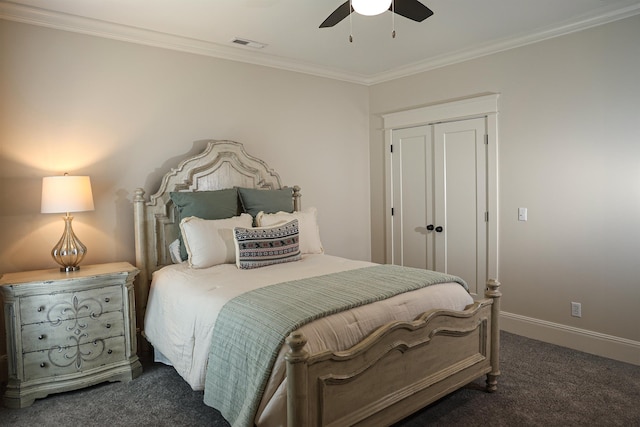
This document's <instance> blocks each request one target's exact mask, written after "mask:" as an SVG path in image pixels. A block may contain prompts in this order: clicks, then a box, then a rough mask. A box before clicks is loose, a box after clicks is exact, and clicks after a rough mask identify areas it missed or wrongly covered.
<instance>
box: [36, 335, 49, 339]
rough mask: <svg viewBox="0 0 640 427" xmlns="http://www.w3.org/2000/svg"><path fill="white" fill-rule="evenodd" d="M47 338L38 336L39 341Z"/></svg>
mask: <svg viewBox="0 0 640 427" xmlns="http://www.w3.org/2000/svg"><path fill="white" fill-rule="evenodd" d="M46 337H47V336H46V335H38V339H39V340H43V339H45V338H46Z"/></svg>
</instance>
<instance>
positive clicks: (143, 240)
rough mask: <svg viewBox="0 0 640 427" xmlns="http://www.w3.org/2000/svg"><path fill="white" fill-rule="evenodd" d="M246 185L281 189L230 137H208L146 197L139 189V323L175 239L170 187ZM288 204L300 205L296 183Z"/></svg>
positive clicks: (136, 213) (136, 210)
mask: <svg viewBox="0 0 640 427" xmlns="http://www.w3.org/2000/svg"><path fill="white" fill-rule="evenodd" d="M233 187H245V188H261V189H276V190H277V189H281V188H284V187H283V186H282V183H281V182H280V176H279V175H278V174H277V173H276V172H275V171H274V170H273V169H271V168H269V166H267V164H266V163H265V162H263V161H262V160H260V159H257V158H255V157H253V156H251V155H249V154H248V153H247V152H246V151H245V150H244V147H243V146H242V144H240V143H239V142H234V141H213V140H212V141H208V142H207V146H206V148H205V149H204V151H202V152H201V153H200V154H197V155H195V156H193V157H190V158H187V159H185V160H183V161H182V162H181V163H180V164H179V165H178V167H176V168H174V169H171V170H170V171H169V172H168V173H167V174H166V175H165V176H164V177H163V178H162V182H161V184H160V189H158V191H157V192H156V193H155V194H153V195H151V197H150V198H149V200H148V201H147V200H146V199H145V191H144V190H143V189H142V188H138V189H136V191H135V197H134V199H133V208H134V209H133V210H134V230H135V249H136V266H137V267H138V268H139V269H140V274H139V276H138V279H137V284H136V304H137V308H138V309H137V312H138V327H142V320H143V319H144V312H145V308H146V305H147V296H148V293H149V285H150V281H151V275H152V273H153V272H154V271H156V270H157V269H159V268H161V267H163V266H165V265H168V264H171V257H170V255H169V245H170V244H171V242H173V241H174V240H175V239H177V238H178V229H179V224H178V215H177V211H176V207H175V206H174V204H173V202H172V201H171V196H170V194H171V192H174V191H212V190H223V189H225V188H233ZM293 205H294V209H295V210H300V188H299V187H297V186H294V187H293Z"/></svg>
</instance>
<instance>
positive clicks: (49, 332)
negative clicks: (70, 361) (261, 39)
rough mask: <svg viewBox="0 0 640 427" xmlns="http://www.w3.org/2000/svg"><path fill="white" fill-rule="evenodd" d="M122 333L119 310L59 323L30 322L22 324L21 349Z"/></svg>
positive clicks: (65, 343) (47, 346)
mask: <svg viewBox="0 0 640 427" xmlns="http://www.w3.org/2000/svg"><path fill="white" fill-rule="evenodd" d="M123 334H124V318H123V313H122V312H121V311H112V312H110V313H104V314H102V315H101V316H100V317H98V318H95V319H94V318H91V317H83V318H80V319H70V320H65V321H63V322H60V323H55V324H54V323H32V324H29V325H24V326H22V351H23V353H29V352H32V351H37V350H46V349H49V348H51V347H53V346H55V345H68V344H70V343H72V342H73V339H74V338H75V339H78V340H79V341H80V343H85V342H89V341H91V340H94V339H96V338H103V339H104V338H109V337H112V336H122V335H123Z"/></svg>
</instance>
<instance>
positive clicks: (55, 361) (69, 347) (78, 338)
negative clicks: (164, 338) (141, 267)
mask: <svg viewBox="0 0 640 427" xmlns="http://www.w3.org/2000/svg"><path fill="white" fill-rule="evenodd" d="M137 274H138V269H137V268H135V267H133V266H132V265H131V264H129V263H126V262H121V263H111V264H99V265H86V266H85V265H83V266H82V267H81V268H80V270H78V271H74V272H70V273H64V272H60V270H59V269H54V270H39V271H28V272H20V273H8V274H4V275H3V276H2V277H0V292H2V296H3V299H4V313H5V325H6V334H7V355H8V367H9V369H8V371H9V372H8V374H9V375H8V382H7V388H6V391H5V393H4V404H5V406H7V407H9V408H23V407H25V406H29V405H31V404H32V403H33V402H34V400H35V399H38V398H42V397H45V396H47V395H49V394H51V393H59V392H62V391H68V390H75V389H78V388H82V387H87V386H90V385H94V384H97V383H100V382H104V381H130V380H132V379H134V378H136V377H137V376H139V375H140V374H141V373H142V365H141V364H140V361H139V360H138V356H137V354H136V348H137V347H136V316H135V306H134V305H135V300H134V289H133V280H134V278H135V276H136V275H137Z"/></svg>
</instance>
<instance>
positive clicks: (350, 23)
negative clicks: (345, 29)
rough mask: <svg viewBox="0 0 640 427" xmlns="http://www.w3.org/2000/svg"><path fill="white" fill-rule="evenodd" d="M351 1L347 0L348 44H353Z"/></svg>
mask: <svg viewBox="0 0 640 427" xmlns="http://www.w3.org/2000/svg"><path fill="white" fill-rule="evenodd" d="M351 3H352V0H349V43H353V21H352V20H351V15H352V14H353V6H352V5H351Z"/></svg>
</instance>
